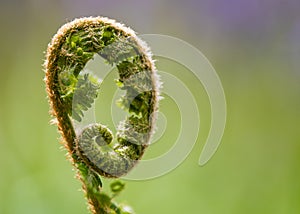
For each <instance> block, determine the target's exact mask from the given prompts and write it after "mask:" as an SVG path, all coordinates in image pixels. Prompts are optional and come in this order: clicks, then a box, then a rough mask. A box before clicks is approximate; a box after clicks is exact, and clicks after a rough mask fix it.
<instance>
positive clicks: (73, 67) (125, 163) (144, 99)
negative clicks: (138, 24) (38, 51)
mask: <svg viewBox="0 0 300 214" xmlns="http://www.w3.org/2000/svg"><path fill="white" fill-rule="evenodd" d="M95 54H99V55H100V56H101V57H103V58H104V59H105V60H106V61H107V62H108V63H109V64H111V65H115V66H116V67H117V69H118V73H119V79H118V80H117V85H118V87H119V88H120V89H122V90H124V91H125V95H124V96H123V97H122V99H121V101H120V105H121V107H122V108H123V109H125V110H127V111H128V113H129V116H128V117H127V118H126V119H125V120H124V121H121V122H120V124H119V127H118V131H117V133H116V135H115V136H114V135H113V134H112V132H111V131H110V130H109V129H108V128H107V127H106V126H104V125H102V124H100V123H95V124H89V125H88V126H86V127H84V128H83V129H81V130H80V131H79V132H78V131H77V130H75V128H74V123H75V122H76V121H81V120H82V117H83V116H84V112H85V111H87V110H88V109H89V108H91V106H92V104H93V102H94V100H95V99H96V98H97V94H98V90H101V87H100V86H101V83H100V82H99V81H98V80H97V78H95V77H93V76H92V75H91V74H83V73H82V72H81V71H82V70H83V69H84V67H85V65H86V64H87V62H88V61H89V60H91V59H92V58H93V56H94V55H95ZM45 71H46V78H45V82H46V86H47V93H48V97H49V101H50V105H51V109H52V114H53V116H55V117H56V119H57V124H58V128H59V131H60V132H61V134H62V137H63V140H64V142H65V147H66V149H67V151H68V153H69V156H70V159H71V161H72V163H73V164H74V166H75V168H76V169H77V172H78V177H79V179H80V180H81V181H82V183H83V189H84V190H85V192H86V196H87V198H88V201H89V204H90V208H91V211H92V212H93V213H121V211H120V208H118V207H117V206H116V205H115V204H114V203H112V202H111V201H110V199H109V198H108V197H107V196H105V195H104V194H103V193H101V191H100V188H101V179H100V176H105V177H114V178H117V177H120V176H122V175H124V174H126V173H127V172H129V171H130V169H131V168H133V167H134V165H135V164H136V163H137V161H138V160H139V159H141V157H142V155H143V153H144V151H145V149H146V147H147V146H148V144H149V141H150V138H151V135H152V134H153V127H154V123H155V113H156V111H157V108H158V96H159V95H158V93H159V92H158V90H159V80H158V77H157V74H156V69H155V66H154V63H153V61H152V59H151V54H150V52H149V50H148V48H147V46H146V45H145V44H144V43H143V42H142V41H141V40H139V39H138V38H137V37H136V35H135V33H134V32H133V31H132V30H131V29H129V28H127V27H125V26H123V25H121V24H119V23H117V22H115V21H114V20H111V19H108V18H103V17H95V18H94V17H91V18H81V19H76V20H74V21H72V22H70V23H67V24H65V25H64V26H62V27H61V28H60V29H59V30H58V32H57V34H56V35H55V36H54V37H53V39H52V41H51V43H50V44H49V46H48V49H47V54H46V62H45ZM113 141H114V143H112V142H113ZM112 144H113V145H112ZM99 175H100V176H99Z"/></svg>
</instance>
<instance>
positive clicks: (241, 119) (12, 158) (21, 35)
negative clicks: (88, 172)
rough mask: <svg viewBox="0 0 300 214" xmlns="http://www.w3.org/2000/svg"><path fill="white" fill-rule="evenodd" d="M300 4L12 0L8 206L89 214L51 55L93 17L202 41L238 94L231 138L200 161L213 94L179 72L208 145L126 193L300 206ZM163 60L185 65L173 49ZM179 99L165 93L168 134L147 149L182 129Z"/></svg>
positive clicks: (247, 208)
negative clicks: (54, 113)
mask: <svg viewBox="0 0 300 214" xmlns="http://www.w3.org/2000/svg"><path fill="white" fill-rule="evenodd" d="M299 11H300V2H299V1H298V0H264V1H261V0H252V1H245V0H244V1H240V0H225V1H223V0H210V1H198V0H185V1H179V0H162V1H161V0H160V1H159V0H153V1H146V0H140V1H134V0H127V1H118V0H111V1H102V0H86V1H79V0H73V1H71V0H52V1H50V0H39V1H37V0H1V2H0V26H1V34H0V48H1V49H0V65H1V67H0V69H1V71H0V98H1V104H0V112H1V113H0V169H1V174H0V213H1V214H2V213H3V214H16V213H31V214H35V213H44V214H52V213H61V214H65V213H88V211H87V209H86V202H85V200H84V199H83V193H82V192H81V191H79V190H80V183H79V181H77V180H76V179H74V172H73V171H72V170H71V165H70V163H69V162H68V161H67V160H66V158H65V151H64V150H63V149H62V148H61V145H60V144H59V143H58V139H59V134H58V133H57V130H56V127H55V126H50V125H49V120H50V116H49V114H48V110H49V106H48V103H47V99H46V92H45V86H44V82H43V78H44V73H43V67H42V64H43V62H44V58H45V57H44V52H45V50H46V48H47V44H48V43H49V42H50V39H51V37H52V36H53V35H54V34H55V33H56V31H57V29H58V28H59V27H60V26H61V25H62V24H64V23H65V22H67V21H70V20H72V19H74V18H75V17H81V16H91V15H92V16H98V15H101V16H108V17H110V18H114V19H116V20H118V21H121V22H123V23H125V24H126V25H128V26H130V27H132V28H133V29H134V30H136V31H137V32H138V33H141V34H145V33H156V34H168V35H171V36H174V37H178V38H180V39H182V40H185V41H187V42H188V43H190V44H192V45H193V46H195V47H196V48H198V49H199V50H201V51H202V52H203V53H204V54H205V55H206V57H207V58H208V59H209V60H210V61H211V63H212V64H213V66H214V67H215V69H216V71H217V73H218V75H219V76H220V79H221V81H222V83H223V87H224V90H225V94H226V99H227V107H228V114H227V117H228V119H227V124H226V129H225V133H224V137H223V139H222V143H221V146H220V147H219V149H218V151H217V153H216V154H215V156H214V157H213V158H212V159H211V160H210V161H209V163H208V164H207V165H205V166H204V167H200V166H199V165H198V164H197V163H198V158H199V155H200V152H201V149H202V147H203V145H204V142H205V139H206V137H207V133H208V130H209V125H210V124H209V120H210V116H209V113H210V111H209V103H208V100H207V97H206V94H205V91H204V90H203V88H202V86H201V85H200V84H199V83H198V85H195V84H192V83H193V81H194V77H193V76H188V75H185V74H184V73H182V72H181V73H180V72H177V73H178V74H177V75H178V77H179V78H182V79H185V81H186V82H189V83H190V84H189V85H190V86H191V88H190V90H191V91H192V92H193V94H194V95H195V98H196V100H197V103H198V104H199V108H200V109H199V111H200V114H201V131H200V135H199V138H198V141H197V144H196V146H195V147H194V149H193V151H192V153H191V154H190V155H189V156H188V158H187V159H186V160H185V161H184V162H183V163H182V164H181V165H180V166H179V167H178V168H176V169H175V170H173V171H172V172H170V173H168V174H167V175H164V176H162V177H159V178H156V179H152V180H147V181H128V182H127V186H126V190H125V191H124V192H123V193H122V194H121V196H120V197H119V198H118V201H126V202H128V204H130V205H132V206H133V208H134V209H135V211H136V213H140V214H150V213H176V214H177V213H205V214H234V213H236V214H238V213H262V214H266V213H268V214H269V213H270V214H286V213H289V214H297V213H300V204H299V201H300V182H299V181H300V167H299V165H300V134H299V133H300V130H299V127H300V111H299V110H300V99H299V98H300V84H299V81H300V71H299V65H300V60H299V59H300V13H299ZM158 68H159V69H163V70H164V71H167V72H170V73H172V72H175V71H176V70H177V71H180V69H182V68H180V66H176V65H174V63H170V65H169V66H168V62H167V61H164V60H163V59H161V60H159V59H158ZM174 106H175V105H174V103H173V102H172V100H171V99H168V98H166V99H165V100H163V101H162V113H164V114H165V115H167V119H168V126H167V129H166V133H165V135H164V136H163V138H162V139H161V140H160V141H159V142H158V143H157V144H154V146H153V148H150V151H149V152H148V153H147V154H146V157H145V158H147V157H154V156H155V155H156V154H161V153H163V152H164V151H166V150H167V149H168V148H169V147H170V146H172V143H173V141H174V139H176V134H177V131H176V130H178V124H180V120H179V119H178V118H179V117H178V115H179V111H178V110H174V109H175V107H174ZM169 112H174V116H172V115H171V114H170V113H169ZM168 113H169V114H168ZM168 115H169V116H168ZM174 118H175V119H174ZM176 118H177V119H176ZM160 145H161V146H160Z"/></svg>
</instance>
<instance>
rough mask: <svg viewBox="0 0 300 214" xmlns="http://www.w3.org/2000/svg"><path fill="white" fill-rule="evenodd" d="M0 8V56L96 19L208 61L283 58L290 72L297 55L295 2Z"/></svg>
mask: <svg viewBox="0 0 300 214" xmlns="http://www.w3.org/2000/svg"><path fill="white" fill-rule="evenodd" d="M0 5H1V7H0V24H1V26H2V29H3V30H2V33H1V47H2V49H3V48H4V50H5V51H2V53H1V58H3V57H4V58H7V54H8V53H10V55H11V57H12V55H14V54H16V52H18V50H20V49H22V46H24V45H26V44H24V43H30V41H31V42H33V41H36V43H35V45H39V46H40V47H41V49H45V45H46V43H47V42H49V38H50V37H51V35H53V34H54V33H55V32H56V30H57V28H58V27H59V26H60V25H62V24H63V23H65V22H67V21H70V20H72V19H74V18H75V17H81V16H98V15H100V16H108V17H110V18H114V19H116V20H118V21H121V22H123V23H125V24H127V25H130V26H131V27H132V28H133V29H134V30H136V31H137V32H138V33H141V34H144V33H160V34H168V35H171V36H175V37H178V38H181V39H183V40H185V41H187V42H189V43H191V44H192V45H194V46H195V47H197V48H198V49H200V50H201V51H202V52H204V54H205V55H207V56H208V58H210V59H211V60H212V61H213V62H217V61H218V62H220V61H224V60H225V62H224V63H225V64H226V63H229V64H232V63H234V62H233V61H234V60H236V58H238V61H240V60H242V61H246V62H247V61H248V60H250V59H252V60H257V59H258V58H260V57H267V58H268V57H270V60H283V59H284V60H283V62H282V63H283V64H285V63H291V64H294V66H292V67H291V68H290V69H295V68H296V67H297V66H295V64H297V63H298V59H299V57H300V55H299V47H300V44H299V22H300V13H299V11H300V1H298V0H289V1H284V0H273V1H271V0H264V1H262V0H252V1H239V0H226V1H223V0H210V1H198V0H186V1H179V0H172V1H171V0H165V1H159V0H152V1H146V0H142V1H133V0H128V1H120V0H111V1H99V0H87V1H81V0H72V1H71V0H51V1H50V0H41V1H38V0H27V1H25V0H23V1H22V0H2V1H1V3H0ZM38 42H40V44H37V43H38ZM29 51H30V50H29ZM226 60H229V61H228V62H226ZM286 66H287V64H286Z"/></svg>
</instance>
